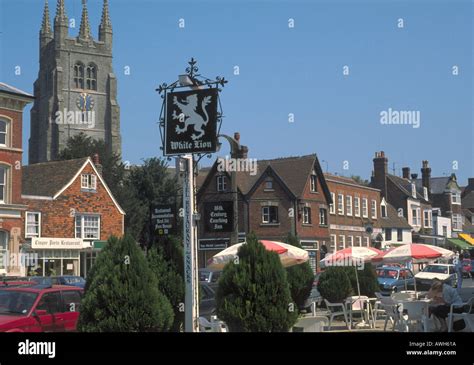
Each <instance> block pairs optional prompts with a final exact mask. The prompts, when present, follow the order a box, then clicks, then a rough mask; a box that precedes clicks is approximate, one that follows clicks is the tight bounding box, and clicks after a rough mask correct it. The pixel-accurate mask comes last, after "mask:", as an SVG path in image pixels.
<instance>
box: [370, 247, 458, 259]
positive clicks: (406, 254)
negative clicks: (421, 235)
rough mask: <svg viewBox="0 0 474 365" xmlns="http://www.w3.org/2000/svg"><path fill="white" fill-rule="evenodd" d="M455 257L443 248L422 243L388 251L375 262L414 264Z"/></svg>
mask: <svg viewBox="0 0 474 365" xmlns="http://www.w3.org/2000/svg"><path fill="white" fill-rule="evenodd" d="M453 256H454V252H452V251H449V250H446V249H444V248H442V247H438V246H433V245H425V244H421V243H409V244H406V245H402V246H398V247H395V248H392V249H391V250H389V251H386V252H384V253H382V254H380V255H379V256H376V257H374V258H373V261H382V262H408V261H412V262H414V263H421V262H428V261H431V260H436V259H438V258H445V259H449V258H451V257H453Z"/></svg>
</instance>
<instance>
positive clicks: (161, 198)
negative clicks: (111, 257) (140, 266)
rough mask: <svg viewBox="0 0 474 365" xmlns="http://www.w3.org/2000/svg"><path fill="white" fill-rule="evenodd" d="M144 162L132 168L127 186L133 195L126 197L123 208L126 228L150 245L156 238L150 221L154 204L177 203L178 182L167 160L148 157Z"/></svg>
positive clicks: (126, 182)
mask: <svg viewBox="0 0 474 365" xmlns="http://www.w3.org/2000/svg"><path fill="white" fill-rule="evenodd" d="M143 162H144V163H143V165H142V166H138V167H134V168H132V169H130V173H129V175H128V177H127V179H126V181H125V184H124V189H125V190H127V191H128V194H130V196H131V197H130V199H129V200H128V201H124V203H123V204H124V206H123V208H124V210H125V211H126V212H127V216H126V217H125V225H126V227H127V232H128V233H130V234H131V235H132V236H133V237H136V238H137V239H138V240H139V242H140V243H142V245H146V246H147V247H150V246H151V245H152V243H153V240H154V234H153V232H152V227H151V221H150V216H151V208H152V206H153V205H156V204H167V203H170V204H173V203H175V204H176V203H177V199H178V194H179V188H178V185H179V184H178V183H177V181H176V179H175V178H172V177H170V175H169V172H168V170H167V168H168V165H167V164H166V161H165V160H163V159H160V158H149V159H145V160H144V161H143ZM129 212H130V214H129Z"/></svg>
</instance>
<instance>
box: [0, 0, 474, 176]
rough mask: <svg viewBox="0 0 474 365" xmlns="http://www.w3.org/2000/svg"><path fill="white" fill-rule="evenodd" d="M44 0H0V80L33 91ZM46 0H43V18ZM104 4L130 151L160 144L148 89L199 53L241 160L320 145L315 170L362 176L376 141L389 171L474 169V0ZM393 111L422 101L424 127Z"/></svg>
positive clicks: (72, 8)
mask: <svg viewBox="0 0 474 365" xmlns="http://www.w3.org/2000/svg"><path fill="white" fill-rule="evenodd" d="M43 3H44V2H43V1H42V0H0V32H1V33H0V80H2V81H3V82H6V83H8V84H11V85H14V86H17V87H19V88H21V89H23V90H26V91H29V92H32V89H33V82H34V80H35V79H36V76H37V72H38V67H39V66H38V47H39V45H38V31H39V29H40V24H41V16H42V8H43ZM66 7H67V14H68V16H69V17H74V18H75V19H76V23H77V24H76V29H70V35H74V36H75V35H77V32H78V28H79V22H80V16H81V0H66ZM55 8H56V1H55V0H50V9H51V13H52V14H51V16H52V17H54V13H55ZM88 8H89V16H90V20H91V27H92V29H93V35H94V37H96V36H97V28H98V24H99V22H100V15H101V9H102V1H101V0H89V1H88ZM110 13H111V19H112V24H113V28H114V68H115V73H116V75H117V77H118V87H119V96H118V100H119V104H120V106H121V123H122V140H123V146H122V147H123V158H124V160H126V161H130V162H131V163H140V161H141V159H142V158H146V157H152V156H158V155H161V151H160V150H159V147H160V145H161V141H160V135H159V131H158V127H157V124H156V122H157V120H158V117H159V112H160V108H161V99H160V97H159V95H158V94H157V93H156V92H155V91H154V90H155V88H156V87H157V86H158V85H159V84H161V83H162V82H168V83H169V82H172V81H174V80H175V79H176V78H177V75H178V74H180V73H183V71H184V69H185V67H186V66H187V61H188V60H189V59H190V58H191V57H195V58H196V59H197V60H198V66H199V67H200V72H201V73H202V74H203V75H205V76H208V77H210V78H214V77H215V76H218V75H222V76H225V77H226V79H228V80H229V83H228V84H227V85H226V86H225V88H224V89H223V91H222V93H221V102H222V106H223V110H224V115H225V119H224V122H223V125H222V132H224V133H227V134H233V132H234V131H239V132H240V134H241V142H242V143H243V144H245V145H247V146H248V147H249V148H250V157H255V158H274V157H282V156H290V155H293V156H294V155H301V154H309V153H317V154H318V156H319V158H320V160H324V161H326V162H323V163H322V166H323V169H324V170H326V167H328V169H329V171H330V172H335V173H339V174H344V175H361V176H363V177H364V178H367V179H368V178H370V173H371V170H372V158H373V156H374V153H375V151H379V150H384V151H385V153H386V155H387V156H388V158H389V164H390V169H392V167H393V163H395V169H396V170H395V171H396V173H397V174H398V173H399V172H400V171H401V168H402V167H403V166H410V167H411V169H412V172H415V171H416V172H418V173H420V171H419V170H420V168H421V161H422V160H424V159H426V160H429V162H430V165H431V167H432V170H433V175H435V176H443V174H450V173H452V172H455V173H456V174H457V176H458V178H459V180H460V181H461V183H463V184H464V183H465V182H466V180H467V177H469V176H471V177H472V176H474V157H473V155H474V150H473V143H472V141H473V140H474V128H473V120H474V119H473V115H474V112H473V105H474V102H473V101H474V100H473V76H474V75H473V19H474V13H473V6H472V3H471V2H470V1H467V0H466V1H462V0H454V1H453V0H449V1H448V0H446V1H441V0H432V1H424V0H412V1H368V2H367V1H317V0H316V1H297V0H296V1H278V0H275V1H258V0H257V1H217V0H215V1H214V0H212V1H192V2H191V1H179V0H178V1H176V0H175V1H151V0H147V1H145V0H133V1H125V0H110ZM180 18H183V19H184V20H185V28H184V29H180V28H179V27H178V21H179V19H180ZM289 18H292V19H294V24H295V26H294V28H291V29H290V28H289V27H288V19H289ZM399 18H402V19H403V21H404V28H402V29H400V28H398V27H397V22H398V19H399ZM51 21H52V19H51ZM17 65H20V66H21V70H22V73H21V75H19V76H18V75H15V74H14V71H15V66H17ZM345 65H347V66H349V72H350V74H349V76H344V75H343V66H345ZM454 65H457V66H458V67H459V75H458V76H453V75H452V67H453V66H454ZM126 66H129V67H130V69H131V74H130V75H125V74H124V67H126ZM234 66H239V68H240V74H239V75H234V74H233V71H234ZM389 108H392V109H393V110H398V111H405V110H406V111H419V112H420V116H421V125H420V128H413V127H412V126H410V125H381V123H380V112H382V111H384V110H388V109H389ZM29 109H30V107H27V108H26V113H25V118H24V126H25V128H24V138H23V141H24V148H25V155H24V156H25V157H26V156H27V147H28V146H27V140H28V136H29ZM290 113H293V114H294V117H295V121H294V123H289V122H288V115H289V114H290ZM226 153H228V148H224V149H223V150H222V152H221V155H225V154H226ZM344 161H347V162H348V167H349V169H348V170H344V169H343V164H344ZM453 161H457V163H458V168H459V169H458V170H453ZM25 162H26V159H25ZM209 163H210V161H205V164H209Z"/></svg>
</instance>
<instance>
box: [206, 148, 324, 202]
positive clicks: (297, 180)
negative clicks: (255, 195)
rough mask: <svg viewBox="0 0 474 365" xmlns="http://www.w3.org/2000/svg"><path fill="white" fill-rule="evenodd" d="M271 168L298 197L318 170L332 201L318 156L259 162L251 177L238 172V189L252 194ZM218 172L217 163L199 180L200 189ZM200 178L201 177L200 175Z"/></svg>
mask: <svg viewBox="0 0 474 365" xmlns="http://www.w3.org/2000/svg"><path fill="white" fill-rule="evenodd" d="M268 168H270V169H271V170H272V171H273V172H274V173H275V174H276V175H277V176H278V178H279V179H280V180H281V181H282V182H283V183H284V184H285V186H286V187H287V188H288V190H289V191H290V192H291V193H292V194H293V195H294V196H296V197H300V196H302V194H303V192H304V189H305V186H306V183H307V181H308V176H309V175H310V173H311V172H312V171H313V169H316V175H317V176H318V178H319V179H320V182H321V186H322V188H323V191H324V193H325V195H326V199H327V200H328V202H330V200H331V195H330V193H329V188H328V186H327V184H326V181H325V179H324V175H323V172H322V169H321V165H320V164H319V161H318V158H317V156H316V154H312V155H306V156H296V157H283V158H276V159H272V160H258V162H257V173H256V174H255V175H250V174H249V173H248V172H237V173H236V174H237V187H238V189H239V190H240V192H241V193H242V194H244V195H246V194H248V193H250V191H251V190H252V188H253V187H254V186H255V184H256V183H257V182H258V181H259V180H260V178H261V177H262V174H263V173H264V172H265V171H268V170H267V169H268ZM216 170H217V161H216V162H215V163H214V165H213V166H212V168H211V169H210V170H209V172H208V173H207V175H206V178H205V179H202V178H198V181H197V183H198V188H202V187H203V186H205V185H207V184H208V183H209V180H210V178H211V176H213V175H214V172H215V171H216ZM198 176H199V175H198Z"/></svg>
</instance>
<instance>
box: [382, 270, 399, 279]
mask: <svg viewBox="0 0 474 365" xmlns="http://www.w3.org/2000/svg"><path fill="white" fill-rule="evenodd" d="M377 276H378V277H379V278H383V279H396V278H397V277H398V271H397V270H380V269H379V270H377Z"/></svg>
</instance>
